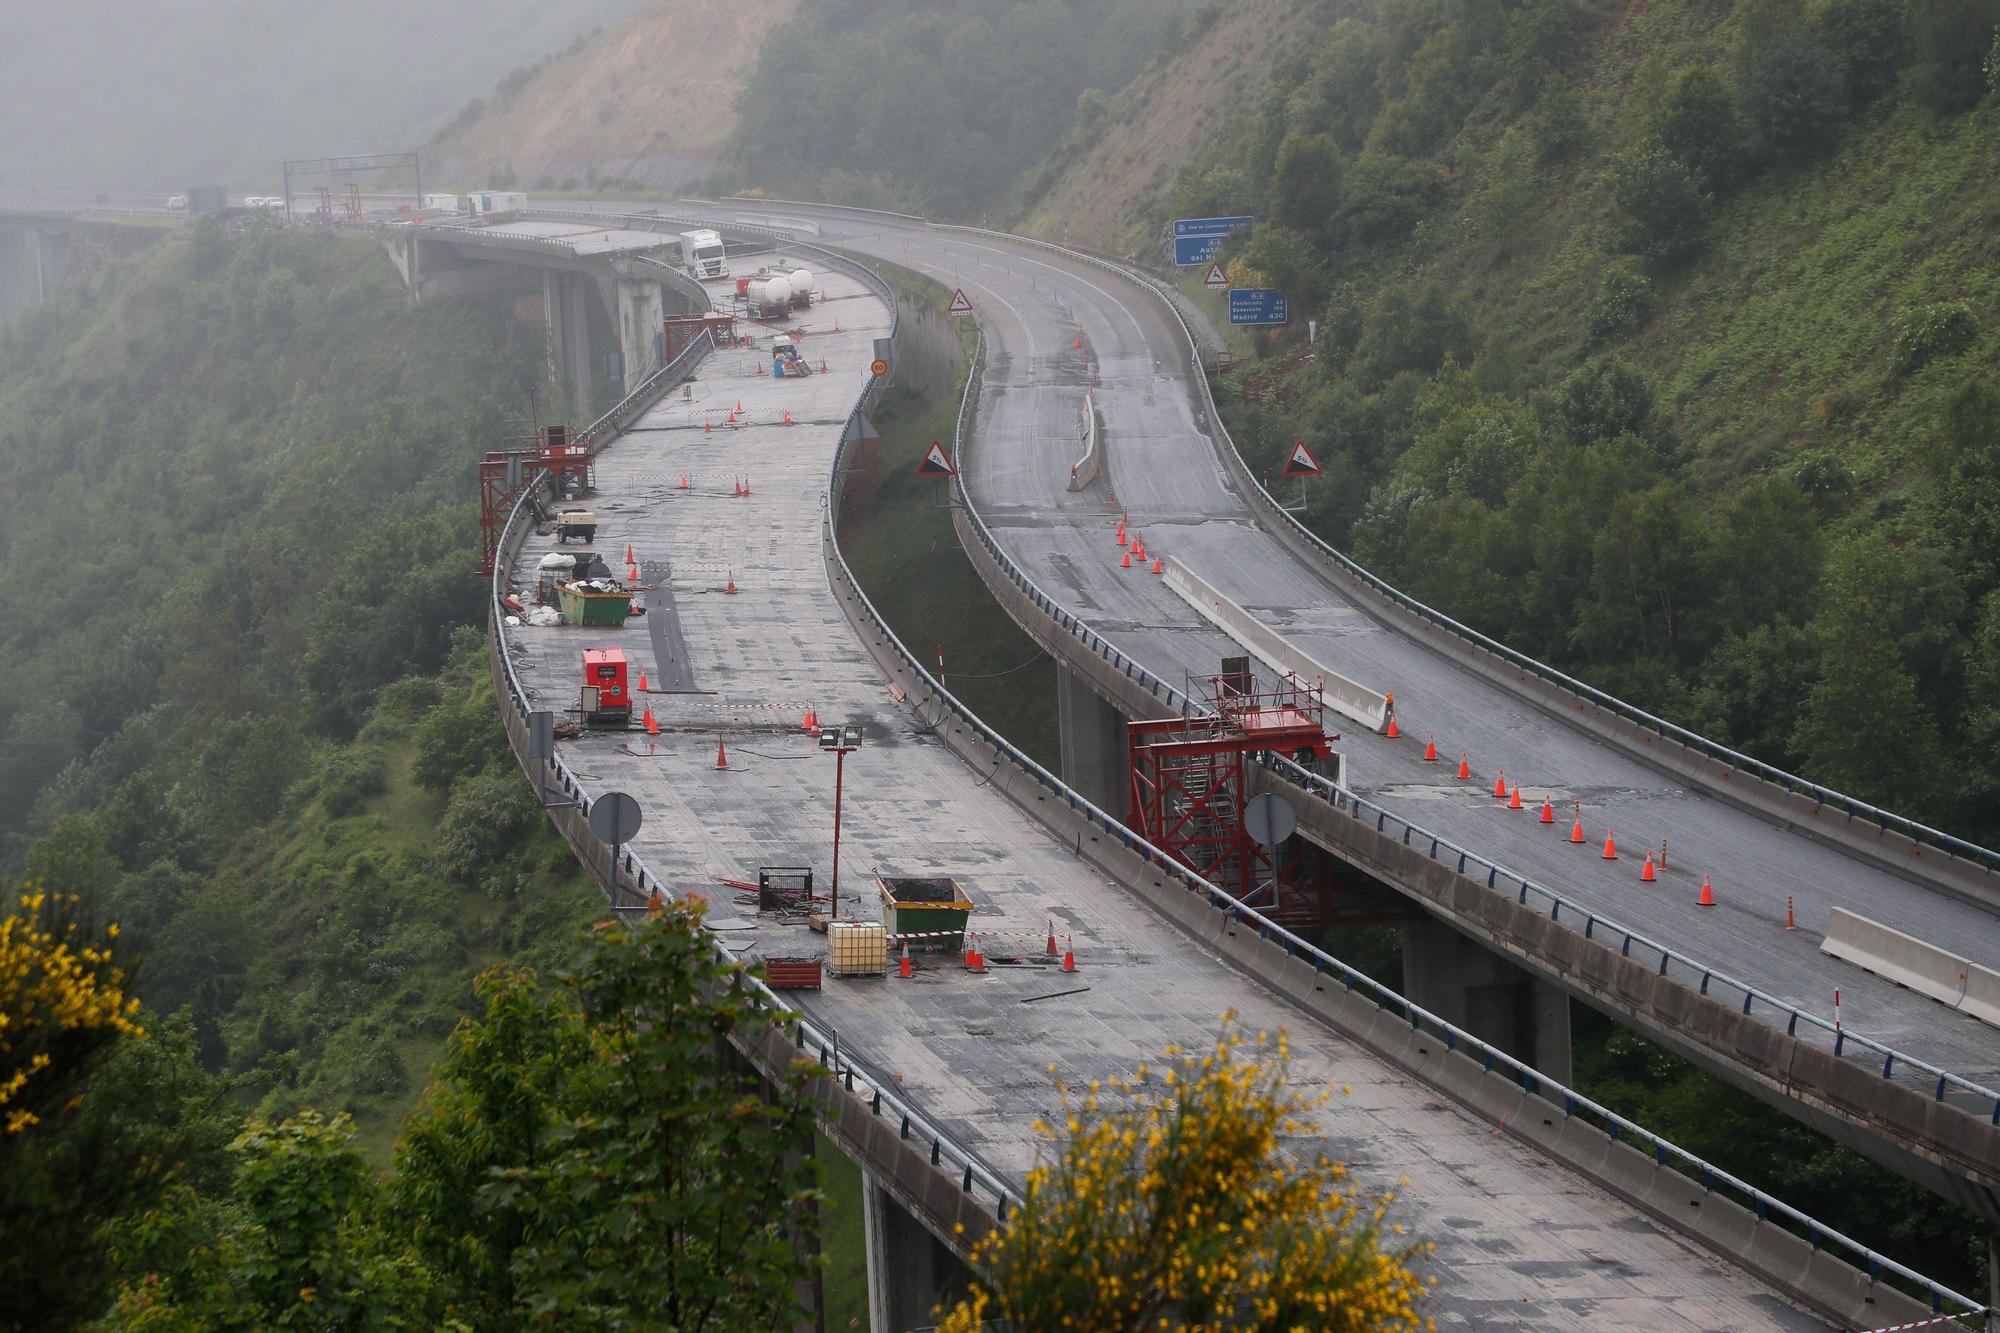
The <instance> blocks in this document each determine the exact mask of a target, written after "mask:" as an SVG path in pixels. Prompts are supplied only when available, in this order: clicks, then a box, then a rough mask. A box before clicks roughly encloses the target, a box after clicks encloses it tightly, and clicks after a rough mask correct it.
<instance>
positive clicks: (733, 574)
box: [723, 569, 736, 592]
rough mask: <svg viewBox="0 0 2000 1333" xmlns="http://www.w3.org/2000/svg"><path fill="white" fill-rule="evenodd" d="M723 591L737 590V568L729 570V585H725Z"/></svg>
mask: <svg viewBox="0 0 2000 1333" xmlns="http://www.w3.org/2000/svg"><path fill="white" fill-rule="evenodd" d="M723 591H724V592H735V591H736V571H735V570H733V569H732V570H730V571H729V583H728V585H727V586H725V587H724V588H723Z"/></svg>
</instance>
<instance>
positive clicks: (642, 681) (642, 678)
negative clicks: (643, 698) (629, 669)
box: [639, 671, 646, 694]
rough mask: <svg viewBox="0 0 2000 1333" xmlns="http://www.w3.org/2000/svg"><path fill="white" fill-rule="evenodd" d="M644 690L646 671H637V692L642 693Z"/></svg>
mask: <svg viewBox="0 0 2000 1333" xmlns="http://www.w3.org/2000/svg"><path fill="white" fill-rule="evenodd" d="M645 692H646V673H645V672H643V671H641V672H640V673H639V693H641V694H644V693H645Z"/></svg>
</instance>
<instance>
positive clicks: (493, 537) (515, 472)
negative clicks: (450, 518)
mask: <svg viewBox="0 0 2000 1333" xmlns="http://www.w3.org/2000/svg"><path fill="white" fill-rule="evenodd" d="M534 438H535V441H536V447H535V448H533V449H508V450H504V451H497V452H493V453H489V454H487V455H486V457H485V458H484V459H482V460H481V461H480V464H479V535H480V558H479V573H480V575H481V577H487V576H490V575H491V574H492V573H493V560H494V557H495V556H496V555H497V554H498V553H499V549H500V531H501V529H502V528H504V527H506V526H507V514H508V512H509V511H510V510H512V509H513V507H514V498H515V497H516V496H518V495H519V494H520V493H521V488H522V487H523V486H525V485H527V484H528V483H529V482H530V481H532V480H534V478H535V477H536V476H537V475H539V474H540V473H543V472H553V473H555V474H556V481H557V487H558V489H562V488H563V487H562V482H563V478H564V477H565V476H567V477H570V478H572V479H573V482H574V485H573V487H572V488H571V489H574V490H575V492H576V493H577V494H582V493H583V492H585V491H588V490H589V489H590V488H591V486H592V480H591V475H590V435H589V433H588V432H586V433H584V434H582V435H579V436H577V437H576V439H574V440H572V439H570V435H569V427H567V426H544V427H542V428H541V430H540V432H538V433H537V434H536V436H535V437H534Z"/></svg>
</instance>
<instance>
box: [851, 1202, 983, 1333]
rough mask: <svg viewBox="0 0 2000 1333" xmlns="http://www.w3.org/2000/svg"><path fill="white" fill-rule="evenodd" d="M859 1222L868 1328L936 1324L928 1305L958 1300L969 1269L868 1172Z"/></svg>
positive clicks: (893, 1331) (891, 1330)
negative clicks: (865, 1251)
mask: <svg viewBox="0 0 2000 1333" xmlns="http://www.w3.org/2000/svg"><path fill="white" fill-rule="evenodd" d="M861 1224H862V1230H863V1234H864V1236H865V1237H866V1240H867V1246H868V1329H869V1333H908V1330H910V1329H913V1328H929V1327H930V1326H931V1325H933V1324H935V1323H936V1322H937V1320H936V1319H935V1318H934V1317H933V1315H932V1313H931V1312H932V1310H933V1309H935V1308H936V1307H937V1306H938V1305H940V1304H943V1303H944V1302H945V1301H947V1300H957V1299H958V1297H959V1295H960V1294H962V1293H963V1292H964V1290H965V1288H966V1284H967V1283H968V1282H969V1281H970V1280H971V1276H972V1274H971V1270H970V1269H968V1268H967V1267H966V1266H965V1264H964V1262H963V1261H962V1260H960V1259H959V1257H958V1256H957V1255H955V1254H953V1253H952V1252H951V1251H950V1250H949V1249H948V1248H946V1246H945V1245H944V1243H943V1242H941V1241H940V1240H938V1238H937V1237H935V1236H933V1235H932V1234H931V1233H930V1231H929V1230H928V1229H926V1228H925V1226H924V1224H923V1223H921V1222H919V1221H917V1219H916V1218H914V1217H912V1216H911V1215H910V1214H909V1213H908V1212H906V1211H904V1209H903V1208H902V1206H901V1205H899V1204H898V1203H897V1202H896V1200H895V1199H894V1198H893V1197H891V1196H890V1194H889V1192H888V1191H887V1190H885V1189H883V1188H882V1187H881V1186H880V1185H879V1184H877V1183H876V1181H875V1177H874V1176H872V1175H870V1174H868V1172H866V1171H863V1172H862V1173H861Z"/></svg>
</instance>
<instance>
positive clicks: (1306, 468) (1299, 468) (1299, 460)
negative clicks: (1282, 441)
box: [1285, 440, 1319, 477]
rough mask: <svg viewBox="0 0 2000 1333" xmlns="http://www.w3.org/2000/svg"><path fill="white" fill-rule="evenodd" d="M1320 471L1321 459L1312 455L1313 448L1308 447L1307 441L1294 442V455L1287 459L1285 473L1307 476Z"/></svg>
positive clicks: (1287, 474)
mask: <svg viewBox="0 0 2000 1333" xmlns="http://www.w3.org/2000/svg"><path fill="white" fill-rule="evenodd" d="M1318 471H1319V461H1318V460H1317V459H1315V458H1314V457H1313V456H1312V450H1310V449H1308V448H1306V442H1305V441H1304V440H1300V441H1298V442H1297V443H1295V444H1293V445H1292V456H1291V457H1290V458H1287V459H1286V460H1285V475H1286V476H1288V477H1307V476H1311V475H1312V474H1314V473H1316V472H1318Z"/></svg>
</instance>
